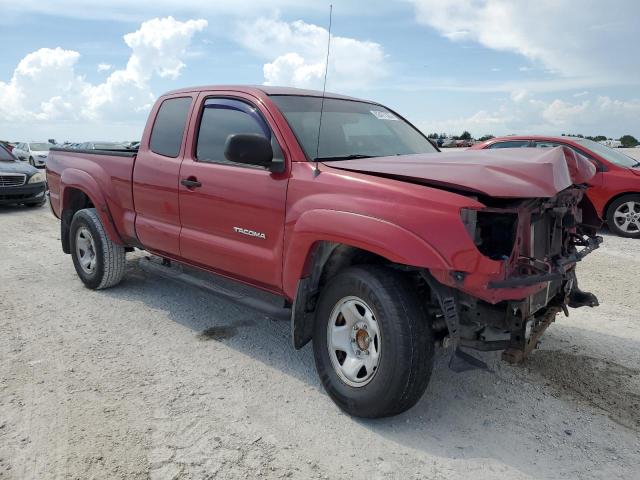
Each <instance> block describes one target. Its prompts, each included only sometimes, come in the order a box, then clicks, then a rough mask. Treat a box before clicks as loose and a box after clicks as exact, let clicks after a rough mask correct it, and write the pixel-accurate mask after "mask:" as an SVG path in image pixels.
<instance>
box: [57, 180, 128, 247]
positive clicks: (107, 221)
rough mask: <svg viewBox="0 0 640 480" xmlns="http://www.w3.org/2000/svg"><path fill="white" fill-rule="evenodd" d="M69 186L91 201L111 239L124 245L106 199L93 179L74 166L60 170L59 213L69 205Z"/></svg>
mask: <svg viewBox="0 0 640 480" xmlns="http://www.w3.org/2000/svg"><path fill="white" fill-rule="evenodd" d="M69 188H75V189H77V190H80V191H81V192H83V193H84V194H85V195H86V196H87V197H89V199H90V200H91V203H93V205H94V207H95V208H96V212H97V213H98V216H99V217H100V220H101V221H102V225H103V227H104V229H105V231H106V233H107V235H108V236H109V238H110V239H111V241H112V242H114V243H115V244H117V245H124V242H123V241H122V239H121V238H120V235H119V234H118V231H117V230H116V228H115V226H114V225H113V220H112V218H111V213H110V212H109V207H108V206H107V201H106V199H105V197H104V195H103V193H102V190H101V189H100V187H99V186H98V183H97V182H96V181H95V179H94V178H93V177H92V176H91V175H89V174H88V173H87V172H83V171H82V170H77V169H75V168H66V169H65V170H64V171H63V172H62V176H61V178H60V198H61V205H60V206H61V209H60V214H62V211H63V210H64V209H65V208H67V207H68V205H69V201H70V197H71V195H70V194H69V193H67V192H68V189H69Z"/></svg>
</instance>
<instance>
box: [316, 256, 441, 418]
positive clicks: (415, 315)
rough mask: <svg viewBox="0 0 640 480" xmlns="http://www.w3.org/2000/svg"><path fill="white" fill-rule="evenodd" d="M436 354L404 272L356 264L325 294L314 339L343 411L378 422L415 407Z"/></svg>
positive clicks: (323, 374)
mask: <svg viewBox="0 0 640 480" xmlns="http://www.w3.org/2000/svg"><path fill="white" fill-rule="evenodd" d="M433 349H434V345H433V337H432V333H431V328H430V326H429V324H428V322H427V319H426V315H425V313H424V310H423V308H422V307H421V305H420V302H419V301H418V297H417V295H416V293H415V290H414V288H413V287H412V285H411V284H410V282H408V281H407V279H406V277H405V276H404V275H403V274H402V273H400V272H397V271H395V270H393V269H391V268H387V267H382V266H375V265H364V266H357V267H351V268H349V269H347V270H345V271H344V272H343V273H340V274H339V275H337V276H336V277H334V278H333V279H331V281H330V282H329V283H328V285H326V286H325V288H324V290H323V291H322V294H321V296H320V300H319V303H318V308H317V311H316V320H315V325H314V334H313V351H314V356H315V361H316V368H317V370H318V374H319V376H320V379H321V381H322V383H323V385H324V387H325V389H326V391H327V393H328V394H329V396H330V397H331V398H332V399H333V401H334V402H335V403H336V404H337V405H338V406H339V407H340V408H341V409H342V410H344V411H345V412H347V413H349V414H351V415H354V416H357V417H365V418H378V417H386V416H391V415H396V414H399V413H401V412H404V411H405V410H408V409H409V408H411V407H412V406H413V405H415V404H416V402H417V401H418V400H419V399H420V397H421V396H422V394H423V393H424V391H425V389H426V388H427V384H428V383H429V378H430V376H431V370H432V367H433Z"/></svg>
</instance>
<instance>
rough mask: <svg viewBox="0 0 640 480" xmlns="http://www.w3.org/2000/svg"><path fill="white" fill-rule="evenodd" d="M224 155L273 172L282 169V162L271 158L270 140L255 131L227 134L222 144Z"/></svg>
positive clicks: (236, 161)
mask: <svg viewBox="0 0 640 480" xmlns="http://www.w3.org/2000/svg"><path fill="white" fill-rule="evenodd" d="M224 156H225V157H226V158H227V160H229V161H230V162H235V163H244V164H247V165H259V166H261V167H265V168H268V169H269V170H271V171H272V172H274V173H282V172H283V171H284V168H283V167H284V162H282V161H277V160H276V161H274V159H273V148H271V142H269V140H267V138H266V137H264V136H262V135H257V134H255V133H237V134H235V135H229V136H228V137H227V141H226V143H225V145H224Z"/></svg>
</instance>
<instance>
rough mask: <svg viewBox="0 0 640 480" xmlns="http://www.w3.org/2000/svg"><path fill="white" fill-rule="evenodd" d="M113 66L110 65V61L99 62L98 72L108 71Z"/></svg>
mask: <svg viewBox="0 0 640 480" xmlns="http://www.w3.org/2000/svg"><path fill="white" fill-rule="evenodd" d="M112 68H113V66H112V65H109V64H108V63H99V64H98V72H108V71H109V70H111V69H112Z"/></svg>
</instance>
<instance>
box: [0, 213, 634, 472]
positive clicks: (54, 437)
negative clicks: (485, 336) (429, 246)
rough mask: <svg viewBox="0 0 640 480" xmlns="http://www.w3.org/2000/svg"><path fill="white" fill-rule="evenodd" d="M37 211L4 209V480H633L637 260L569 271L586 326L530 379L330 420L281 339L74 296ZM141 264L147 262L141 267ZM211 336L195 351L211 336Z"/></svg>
mask: <svg viewBox="0 0 640 480" xmlns="http://www.w3.org/2000/svg"><path fill="white" fill-rule="evenodd" d="M58 238H59V226H58V222H57V221H56V220H55V219H54V218H53V217H52V216H51V214H50V213H49V210H48V208H47V207H45V208H41V209H37V210H27V209H23V208H0V248H1V250H0V252H1V256H0V264H1V265H0V267H1V268H0V479H2V480H4V479H31V478H37V479H49V478H78V479H87V478H101V479H102V478H104V479H117V478H123V479H124V478H126V479H138V478H140V479H142V478H152V479H173V478H194V479H195V478H197V479H201V478H224V479H228V478H231V479H233V478H299V479H306V478H330V479H334V478H337V479H342V478H344V479H350V480H353V479H360V478H363V479H364V478H367V479H372V478H398V479H408V478H429V479H431V480H435V479H444V478H447V479H469V478H473V479H495V478H504V479H507V478H508V479H510V480H512V479H523V478H536V479H540V478H554V479H555V478H571V479H594V478H602V479H612V478H625V479H632V478H634V479H638V478H639V475H640V474H639V473H638V472H639V471H640V435H639V432H640V408H639V407H640V308H639V307H640V299H639V297H638V280H637V279H638V278H640V242H638V241H629V240H623V239H620V238H616V237H612V236H607V237H606V241H605V245H604V247H603V248H602V249H601V250H600V251H598V252H596V253H594V254H593V255H592V256H591V257H589V258H588V259H587V260H586V261H585V262H584V264H583V265H581V266H580V279H581V286H582V287H583V288H586V289H589V290H592V291H594V292H595V293H597V295H598V296H599V297H600V300H601V303H602V305H601V307H600V308H598V309H593V310H589V309H581V310H579V311H578V310H574V311H572V312H571V316H570V317H569V318H559V319H558V322H557V323H555V324H554V325H552V326H551V328H550V329H549V331H548V332H547V334H546V336H545V337H544V343H543V346H542V349H541V350H540V351H538V352H536V353H535V354H534V356H533V357H532V358H531V359H530V361H529V362H528V363H527V364H526V365H525V366H522V367H512V366H509V365H506V364H503V363H501V362H499V361H498V355H495V354H487V355H485V358H486V359H487V361H488V363H489V364H490V366H491V368H492V370H493V371H492V372H483V371H472V372H466V373H462V374H455V373H452V372H451V371H450V370H448V369H447V368H446V365H445V359H444V358H443V357H442V356H441V357H440V359H439V361H438V365H437V368H436V371H435V374H434V377H433V380H432V382H431V384H430V386H429V388H428V390H427V392H426V394H425V396H424V397H423V399H422V400H421V401H420V402H419V403H418V405H417V406H416V407H415V408H413V409H412V410H410V411H409V412H407V413H405V414H403V415H401V416H398V417H395V418H391V419H386V420H380V421H362V420H357V419H354V418H350V417H348V416H346V415H344V414H342V413H341V412H340V411H339V410H338V409H337V408H336V407H335V406H334V405H333V403H332V402H331V401H330V400H329V398H328V397H327V395H326V394H325V393H324V392H323V390H322V389H321V387H320V384H319V382H318V379H317V378H316V374H315V370H314V365H313V359H312V355H311V350H310V348H309V347H307V348H305V349H303V350H302V351H294V350H293V349H292V348H291V346H290V341H289V325H288V324H287V323H286V322H283V321H273V320H270V319H268V318H266V317H265V316H263V315H261V314H257V313H256V312H254V311H252V310H249V309H246V308H241V307H239V306H237V305H235V304H232V303H229V302H228V301H225V300H222V299H220V298H218V297H216V296H213V295H211V294H208V293H205V292H203V291H200V290H196V289H192V288H187V287H184V286H181V285H178V284H175V283H172V282H171V281H169V280H164V279H162V278H159V277H155V276H154V275H152V274H149V273H146V271H143V270H142V269H141V268H140V267H139V266H138V259H137V258H136V255H132V257H131V258H130V260H129V266H128V275H127V277H126V279H125V281H124V282H123V283H122V284H121V285H120V286H118V287H116V288H114V289H112V290H108V291H101V292H93V291H90V290H87V289H85V288H84V287H83V286H82V284H81V283H80V281H79V280H78V278H77V277H76V274H75V271H74V269H73V266H72V263H71V259H70V258H69V257H68V256H66V255H63V254H62V252H61V250H60V246H59V240H58ZM138 256H139V255H138ZM203 332H204V333H203Z"/></svg>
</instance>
